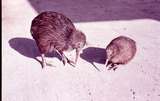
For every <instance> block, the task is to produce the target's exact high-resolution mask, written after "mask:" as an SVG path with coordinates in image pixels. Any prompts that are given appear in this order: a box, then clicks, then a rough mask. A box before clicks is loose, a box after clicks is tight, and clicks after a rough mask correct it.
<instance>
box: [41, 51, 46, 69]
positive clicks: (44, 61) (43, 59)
mask: <svg viewBox="0 0 160 101" xmlns="http://www.w3.org/2000/svg"><path fill="white" fill-rule="evenodd" d="M41 58H42V68H44V67H46V60H45V54H41Z"/></svg>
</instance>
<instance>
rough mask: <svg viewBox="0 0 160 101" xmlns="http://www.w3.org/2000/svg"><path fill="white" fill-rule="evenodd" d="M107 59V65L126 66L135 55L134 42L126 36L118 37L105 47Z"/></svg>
mask: <svg viewBox="0 0 160 101" xmlns="http://www.w3.org/2000/svg"><path fill="white" fill-rule="evenodd" d="M106 53H107V57H108V63H106V64H107V65H109V64H112V65H113V66H114V64H117V65H118V64H126V63H128V62H129V61H130V60H131V59H132V58H133V57H134V56H135V53H136V42H135V41H134V40H133V39H131V38H129V37H126V36H119V37H117V38H115V39H113V40H112V41H111V42H110V43H109V45H108V46H107V47H106Z"/></svg>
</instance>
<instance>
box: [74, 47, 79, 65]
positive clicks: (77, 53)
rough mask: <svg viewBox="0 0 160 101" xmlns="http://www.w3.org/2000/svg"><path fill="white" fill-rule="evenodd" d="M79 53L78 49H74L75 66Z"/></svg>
mask: <svg viewBox="0 0 160 101" xmlns="http://www.w3.org/2000/svg"><path fill="white" fill-rule="evenodd" d="M79 52H80V49H76V58H75V64H77V60H78V57H79Z"/></svg>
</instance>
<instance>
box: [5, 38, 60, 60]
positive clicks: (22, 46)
mask: <svg viewBox="0 0 160 101" xmlns="http://www.w3.org/2000/svg"><path fill="white" fill-rule="evenodd" d="M8 43H9V45H10V47H11V48H13V49H14V50H16V51H17V52H18V53H20V54H21V55H23V56H26V57H29V58H33V59H35V60H37V61H38V62H40V60H38V59H37V58H36V57H38V56H41V54H40V52H39V50H38V47H37V45H36V42H35V41H34V40H32V39H29V38H23V37H16V38H12V39H10V40H9V41H8ZM46 57H56V58H58V59H59V60H62V58H61V57H60V56H59V54H58V53H56V52H53V53H49V54H46Z"/></svg>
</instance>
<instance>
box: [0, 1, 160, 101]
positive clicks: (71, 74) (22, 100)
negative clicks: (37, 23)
mask: <svg viewBox="0 0 160 101" xmlns="http://www.w3.org/2000/svg"><path fill="white" fill-rule="evenodd" d="M2 3H3V4H2V11H3V12H2V14H3V15H2V20H3V22H2V24H3V26H2V58H3V60H2V63H3V65H2V101H160V66H159V65H160V57H159V56H160V51H159V50H160V6H158V5H160V1H159V0H141V1H140V0H133V1H131V0H128V1H127V0H93V1H91V0H79V1H77V0H63V1H62V0H29V1H27V0H14V2H12V1H10V0H3V1H2ZM43 10H55V11H60V12H63V13H65V14H66V15H67V16H68V17H70V18H71V19H73V21H74V22H75V25H76V27H77V28H78V29H80V30H81V31H83V32H84V33H85V34H86V36H87V40H88V43H89V45H88V46H87V47H85V49H84V50H83V53H82V54H81V57H80V58H79V61H78V64H77V67H76V68H73V67H71V66H70V65H66V66H65V67H64V66H63V65H62V62H61V61H60V60H59V59H58V58H57V57H51V56H50V57H48V58H47V61H48V62H50V63H52V64H53V65H54V67H47V68H44V69H42V68H41V65H40V64H39V62H37V61H36V60H35V59H34V58H35V57H36V56H39V52H38V50H37V47H36V45H35V42H34V41H33V39H32V37H31V35H30V31H29V30H30V23H31V20H32V19H33V18H34V17H35V16H36V15H37V12H41V11H43ZM119 35H125V36H129V37H131V38H132V39H134V40H135V41H136V42H137V54H136V56H135V57H134V59H133V60H132V61H131V62H130V63H129V64H127V65H124V66H119V68H118V69H117V71H115V72H114V71H112V70H111V71H108V70H107V69H106V68H105V67H104V62H105V61H104V58H105V51H104V48H105V47H106V45H107V44H108V43H109V42H110V41H111V40H112V39H113V38H115V37H117V36H119ZM72 53H73V54H71V53H70V54H67V55H68V56H69V57H70V58H73V56H74V52H72ZM39 59H40V58H39ZM93 65H96V67H97V69H99V71H98V70H97V69H96V68H95V67H94V66H93Z"/></svg>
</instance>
